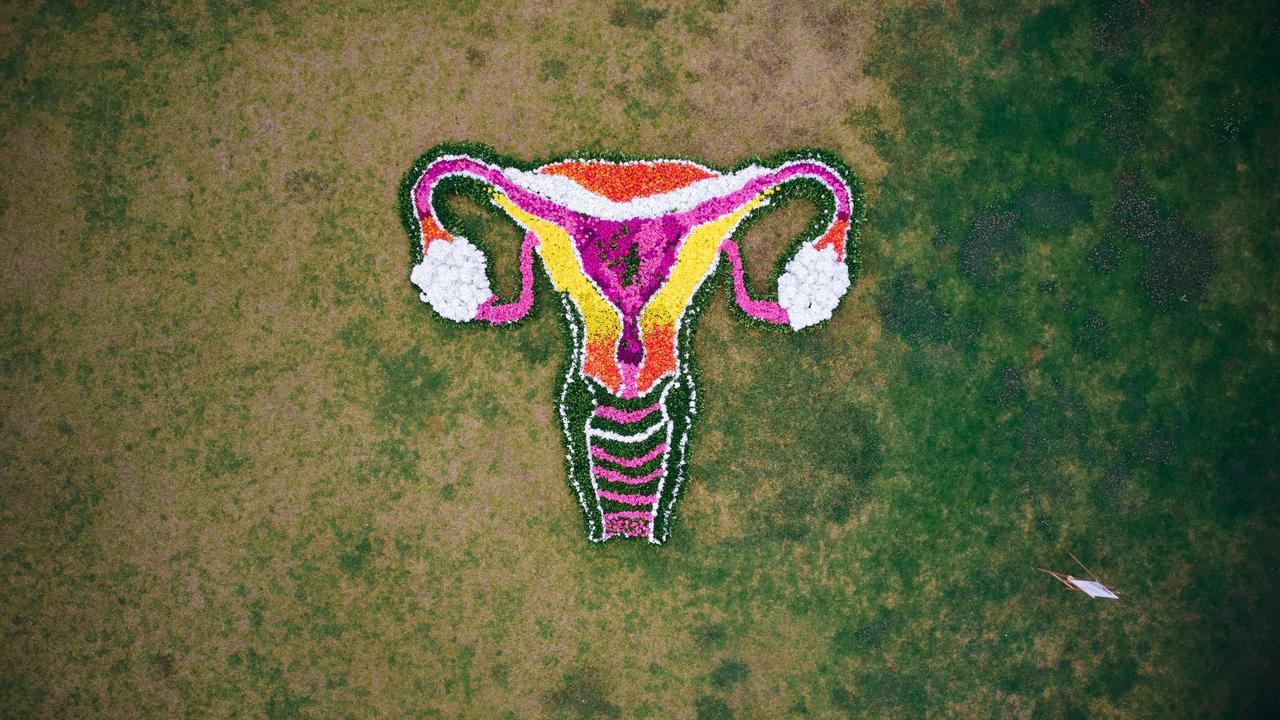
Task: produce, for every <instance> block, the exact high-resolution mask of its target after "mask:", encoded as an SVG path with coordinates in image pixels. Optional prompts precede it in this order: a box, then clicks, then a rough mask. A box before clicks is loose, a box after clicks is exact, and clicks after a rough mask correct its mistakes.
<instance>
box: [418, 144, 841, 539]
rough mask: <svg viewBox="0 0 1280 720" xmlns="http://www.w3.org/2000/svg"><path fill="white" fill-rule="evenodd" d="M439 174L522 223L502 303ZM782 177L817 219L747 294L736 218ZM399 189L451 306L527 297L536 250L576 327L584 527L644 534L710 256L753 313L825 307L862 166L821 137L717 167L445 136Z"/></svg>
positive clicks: (469, 311)
mask: <svg viewBox="0 0 1280 720" xmlns="http://www.w3.org/2000/svg"><path fill="white" fill-rule="evenodd" d="M451 187H452V190H455V191H456V190H457V189H459V188H463V189H466V188H469V189H471V190H472V191H477V192H483V193H484V195H486V196H487V197H488V198H489V200H490V201H491V202H493V203H494V204H495V205H497V206H498V207H499V208H501V209H502V210H503V211H505V213H506V214H507V215H508V216H510V217H511V219H512V220H513V221H515V222H516V223H517V224H518V225H519V226H520V227H521V228H523V229H524V232H525V239H524V243H523V245H522V246H521V249H520V272H521V282H522V285H521V292H520V297H519V299H518V300H516V301H515V302H511V303H507V304H502V303H500V302H499V300H498V298H497V297H496V296H495V295H494V294H493V293H492V292H491V290H490V285H489V279H488V275H487V271H486V265H487V262H486V259H485V257H484V254H483V252H481V250H480V249H479V248H477V247H476V246H475V245H473V244H472V243H471V242H470V241H469V240H468V239H467V238H465V237H461V236H457V235H455V234H453V233H451V232H450V230H449V229H448V228H446V227H444V226H443V225H442V224H441V221H440V219H439V218H440V214H439V212H438V208H437V207H436V205H435V203H436V202H437V199H438V197H443V196H444V195H445V194H447V192H448V191H450V188H451ZM442 190H445V191H446V192H441V191H442ZM790 193H804V194H807V195H809V196H810V197H811V198H813V199H814V200H815V202H816V203H817V204H818V208H819V214H818V217H817V218H815V220H814V222H813V224H812V225H811V227H810V228H809V230H808V232H806V233H804V234H802V235H801V237H800V238H798V239H797V241H796V242H795V243H794V245H795V250H794V252H793V254H792V255H791V256H790V259H789V260H788V261H787V263H786V266H785V268H784V271H783V272H782V274H781V276H780V277H779V278H778V286H777V287H778V293H777V298H778V299H777V300H776V301H774V300H760V299H753V298H751V297H750V296H749V294H748V292H747V289H746V283H745V281H744V278H743V269H742V259H741V257H740V254H739V251H738V245H737V243H736V242H735V240H734V237H735V234H736V232H737V231H738V230H739V229H740V228H741V227H742V226H743V223H744V221H746V220H747V219H748V218H750V217H751V216H752V215H753V213H756V212H758V211H759V210H760V209H761V208H763V207H765V206H766V205H768V204H769V203H770V202H771V201H773V200H775V199H777V198H780V197H785V196H786V195H788V194H790ZM400 199H401V210H402V214H403V215H404V220H405V225H406V229H407V230H408V232H409V235H410V240H411V247H412V248H413V262H414V266H413V269H412V272H411V273H410V278H411V280H412V281H413V283H414V284H415V285H417V286H418V287H419V288H420V290H421V298H422V300H423V301H425V302H427V303H428V304H430V305H431V307H432V308H433V309H434V310H435V311H436V312H437V313H439V314H440V315H443V316H444V317H446V318H448V319H450V320H453V321H456V322H473V321H481V322H488V323H492V324H494V325H499V324H503V323H510V322H515V321H517V320H519V319H520V318H522V317H524V316H525V315H526V314H527V313H528V312H529V309H530V308H531V307H532V305H533V301H534V298H533V259H534V256H535V255H536V256H537V257H538V258H539V259H540V260H541V264H542V267H543V268H544V269H545V270H546V272H547V275H548V276H549V278H550V280H551V285H552V287H553V288H554V289H555V290H556V291H557V292H558V293H559V294H560V295H561V298H562V300H563V304H564V309H565V316H566V318H567V320H568V324H569V328H570V335H571V337H572V347H571V348H570V352H571V359H570V362H569V363H568V368H569V369H568V372H567V373H566V375H565V377H564V379H563V381H562V383H561V387H560V389H559V405H560V418H561V423H562V427H563V430H564V435H565V441H566V453H565V457H566V465H567V472H568V476H569V482H570V485H572V487H573V489H574V492H575V493H576V494H577V497H578V502H579V503H580V504H581V505H582V509H583V511H584V513H585V515H586V520H587V531H588V537H590V539H591V540H592V541H597V542H599V541H603V540H607V539H609V538H614V537H637V538H645V539H647V540H648V541H649V542H652V543H655V544H658V543H662V542H663V541H665V540H666V539H667V536H668V533H669V531H670V526H671V519H672V514H673V510H674V508H675V506H676V502H677V500H678V499H679V497H680V492H681V488H682V485H683V483H684V480H685V461H686V455H687V453H688V439H689V428H690V423H691V421H692V419H693V415H694V413H695V411H696V407H697V394H696V390H695V388H694V378H693V365H692V358H691V357H690V354H689V350H690V344H691V343H690V334H691V333H690V330H691V327H692V320H693V315H694V314H695V313H696V312H697V310H698V308H699V306H700V305H701V303H702V302H703V298H705V297H706V296H707V295H708V294H709V290H710V286H711V284H712V283H711V282H710V280H711V278H712V277H713V276H714V274H715V272H716V269H717V268H718V266H719V263H720V257H721V255H723V256H724V257H725V258H727V259H728V261H729V265H730V270H731V274H732V277H733V289H734V295H735V297H736V300H737V305H738V307H739V308H740V309H741V310H742V311H743V312H744V313H745V314H746V315H747V316H749V317H750V318H754V319H755V320H758V321H761V322H764V323H768V324H774V325H786V326H790V327H791V328H792V329H794V330H800V329H802V328H806V327H809V326H811V325H815V324H818V323H821V322H822V321H824V320H826V319H827V318H829V317H830V316H831V313H832V312H833V311H834V310H835V308H836V306H837V305H838V304H839V302H840V299H841V298H842V297H843V296H844V294H845V292H846V291H847V290H848V288H849V284H850V278H851V275H852V274H854V273H856V269H857V265H856V259H855V255H856V249H857V247H856V245H857V242H856V241H857V234H858V227H859V224H860V223H861V222H862V219H863V212H864V211H863V203H862V192H861V186H860V184H859V183H858V181H857V179H856V177H855V176H854V175H853V174H852V172H850V171H849V169H848V168H847V167H846V166H845V165H844V164H843V163H842V162H840V161H839V159H837V158H836V157H835V156H833V155H831V154H829V153H825V152H822V151H818V150H803V151H797V152H791V153H786V154H783V155H780V156H777V157H775V158H773V159H771V160H770V161H767V162H765V161H753V162H749V163H746V164H743V165H741V166H739V167H737V168H736V169H733V170H731V171H720V170H716V169H713V168H710V167H707V166H705V165H702V164H699V163H695V162H691V161H687V160H612V159H600V158H573V159H565V160H559V161H556V162H551V163H547V164H543V165H539V166H526V165H522V164H520V163H517V162H514V161H510V160H505V159H501V158H499V157H498V156H496V155H495V154H494V153H493V152H492V151H491V150H489V149H488V148H486V147H483V146H475V145H467V146H458V145H441V146H438V147H436V148H433V149H432V150H430V151H428V152H427V153H426V154H424V155H423V156H422V157H420V158H419V159H418V161H417V162H416V163H414V165H413V167H412V168H411V169H410V171H409V174H408V175H407V176H406V178H405V182H404V184H403V186H402V190H401V198H400Z"/></svg>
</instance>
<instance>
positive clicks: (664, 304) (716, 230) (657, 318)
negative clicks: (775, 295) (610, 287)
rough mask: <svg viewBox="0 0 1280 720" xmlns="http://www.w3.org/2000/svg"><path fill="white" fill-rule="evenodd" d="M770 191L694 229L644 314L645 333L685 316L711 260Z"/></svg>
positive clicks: (642, 320)
mask: <svg viewBox="0 0 1280 720" xmlns="http://www.w3.org/2000/svg"><path fill="white" fill-rule="evenodd" d="M769 194H771V192H770V191H768V190H766V191H765V192H764V193H761V194H760V195H757V196H755V197H754V198H752V199H751V201H750V202H748V203H746V204H745V205H743V206H742V207H740V208H738V209H737V210H735V211H733V212H732V213H730V214H728V215H724V216H723V217H721V218H719V219H717V220H712V221H711V222H709V223H706V224H703V225H699V226H698V227H696V228H694V229H693V230H692V231H690V233H689V237H688V238H687V239H686V240H685V242H684V245H683V246H682V247H681V248H680V255H679V257H677V258H676V264H675V267H673V268H672V269H671V277H670V278H668V279H667V282H666V284H665V285H663V286H662V288H661V289H659V290H658V292H657V293H655V294H654V296H653V299H651V300H650V301H649V303H648V304H647V305H645V308H644V311H643V312H642V313H641V314H640V332H641V334H648V333H650V332H652V331H655V330H657V329H658V328H660V327H662V326H664V325H665V326H668V327H671V326H674V325H675V323H676V320H678V319H680V317H681V316H682V315H684V310H685V308H686V307H688V306H689V301H690V300H692V299H693V293H694V292H695V291H696V290H697V289H698V285H700V284H701V283H702V280H703V278H704V277H706V275H707V271H708V270H710V269H711V263H713V262H715V259H716V255H717V254H718V253H719V252H720V243H722V242H724V239H725V238H727V237H729V233H731V232H733V229H734V228H735V227H737V225H738V223H739V222H741V221H742V218H743V217H745V216H746V215H747V213H750V212H751V211H752V210H755V209H756V208H758V207H760V205H761V204H763V203H764V201H765V197H766V196H767V195H769Z"/></svg>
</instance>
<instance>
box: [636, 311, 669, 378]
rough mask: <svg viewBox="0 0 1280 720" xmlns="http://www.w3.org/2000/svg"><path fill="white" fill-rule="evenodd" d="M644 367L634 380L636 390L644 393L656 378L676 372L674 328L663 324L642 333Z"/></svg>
mask: <svg viewBox="0 0 1280 720" xmlns="http://www.w3.org/2000/svg"><path fill="white" fill-rule="evenodd" d="M643 342H644V365H643V366H642V367H641V368H640V376H639V377H638V378H636V389H637V390H638V391H640V392H646V391H647V390H649V388H651V387H653V384H654V383H655V382H657V381H658V378H660V377H662V376H663V375H664V374H666V373H669V372H675V371H676V327H675V325H670V324H666V323H663V324H661V325H655V326H653V327H651V328H650V329H649V330H648V331H647V332H645V333H644V339H643Z"/></svg>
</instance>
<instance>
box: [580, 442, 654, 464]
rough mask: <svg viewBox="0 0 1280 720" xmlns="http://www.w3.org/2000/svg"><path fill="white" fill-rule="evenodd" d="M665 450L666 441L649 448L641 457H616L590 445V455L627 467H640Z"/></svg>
mask: <svg viewBox="0 0 1280 720" xmlns="http://www.w3.org/2000/svg"><path fill="white" fill-rule="evenodd" d="M666 451H667V444H666V443H659V444H658V446H657V447H655V448H654V449H652V450H650V451H649V452H647V453H645V454H644V455H642V456H641V457H638V458H620V457H617V456H615V455H610V454H609V453H607V452H605V451H604V450H601V449H600V448H598V447H596V446H595V445H592V446H591V454H592V455H594V456H595V457H596V458H597V459H599V460H605V461H607V462H611V463H613V464H615V465H621V466H622V467H629V468H634V467H640V466H641V465H643V464H645V463H647V462H649V461H650V460H652V459H654V458H656V457H658V456H659V455H661V454H662V453H664V452H666Z"/></svg>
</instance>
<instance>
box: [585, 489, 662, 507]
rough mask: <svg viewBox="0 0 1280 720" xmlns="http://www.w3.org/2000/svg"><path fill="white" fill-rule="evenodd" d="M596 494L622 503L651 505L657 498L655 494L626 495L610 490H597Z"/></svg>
mask: <svg viewBox="0 0 1280 720" xmlns="http://www.w3.org/2000/svg"><path fill="white" fill-rule="evenodd" d="M596 495H599V496H600V497H602V498H604V499H605V500H612V501H614V502H616V503H622V504H623V505H652V504H654V503H655V502H657V500H658V496H657V495H627V494H625V493H616V492H613V491H612V490H597V491H596Z"/></svg>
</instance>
